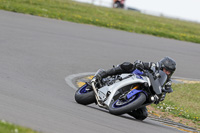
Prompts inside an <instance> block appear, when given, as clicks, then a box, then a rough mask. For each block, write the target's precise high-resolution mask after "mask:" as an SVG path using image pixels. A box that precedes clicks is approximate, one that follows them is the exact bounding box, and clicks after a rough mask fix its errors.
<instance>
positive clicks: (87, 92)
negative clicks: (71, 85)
mask: <svg viewBox="0 0 200 133" xmlns="http://www.w3.org/2000/svg"><path fill="white" fill-rule="evenodd" d="M75 100H76V102H77V103H79V104H83V105H88V104H91V103H94V102H95V101H96V99H95V94H94V91H93V90H92V88H91V86H88V84H85V85H83V86H82V87H80V88H79V89H78V90H77V91H76V93H75Z"/></svg>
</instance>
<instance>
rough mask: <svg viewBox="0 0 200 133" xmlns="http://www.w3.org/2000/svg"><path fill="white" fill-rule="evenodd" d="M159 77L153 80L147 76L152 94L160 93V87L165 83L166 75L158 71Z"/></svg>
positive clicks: (150, 76) (151, 76)
mask: <svg viewBox="0 0 200 133" xmlns="http://www.w3.org/2000/svg"><path fill="white" fill-rule="evenodd" d="M159 75H160V76H159V77H158V78H155V76H153V75H152V74H149V79H150V81H151V84H152V87H153V90H154V92H155V93H156V94H157V95H159V94H161V93H162V87H163V86H164V85H165V82H166V81H167V75H166V74H165V73H164V72H163V71H161V70H160V71H159Z"/></svg>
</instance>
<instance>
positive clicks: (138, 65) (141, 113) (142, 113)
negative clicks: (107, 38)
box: [95, 56, 176, 120]
mask: <svg viewBox="0 0 200 133" xmlns="http://www.w3.org/2000/svg"><path fill="white" fill-rule="evenodd" d="M135 69H138V70H141V71H142V70H149V71H151V72H152V71H155V69H157V70H162V71H163V72H165V73H166V75H167V77H168V78H167V82H166V84H165V86H164V89H163V93H162V95H161V96H159V97H157V98H156V100H155V102H154V103H155V104H158V103H159V102H160V101H163V100H164V99H165V96H166V93H171V92H173V90H172V88H171V85H172V81H171V76H172V74H173V73H174V72H175V70H176V62H175V60H173V59H172V58H170V57H167V56H166V57H164V58H163V59H161V60H160V61H159V62H157V63H154V62H142V61H140V60H136V61H135V62H134V63H133V64H132V63H130V62H124V63H122V64H120V65H118V66H117V67H113V68H111V69H109V70H107V71H105V70H103V69H100V71H99V72H98V73H97V74H96V75H95V78H96V79H97V80H99V81H101V80H102V79H103V78H106V77H107V76H112V75H117V74H122V73H131V72H133V71H134V70H135ZM128 114H129V115H131V116H133V117H135V118H136V119H139V120H144V119H145V118H146V117H147V116H148V112H147V109H146V107H142V108H139V109H137V110H133V111H131V112H130V113H128Z"/></svg>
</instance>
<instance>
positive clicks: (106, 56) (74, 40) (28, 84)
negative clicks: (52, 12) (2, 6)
mask: <svg viewBox="0 0 200 133" xmlns="http://www.w3.org/2000/svg"><path fill="white" fill-rule="evenodd" d="M166 55H169V56H171V57H173V58H174V59H175V60H176V61H177V64H178V68H177V71H176V73H175V74H174V75H175V76H178V77H185V78H195V79H198V78H199V77H200V72H199V66H200V62H199V58H200V45H199V44H194V43H189V42H182V41H176V40H171V39H164V38H158V37H153V36H149V35H141V34H135V33H128V32H124V31H118V30H113V29H106V28H101V27H95V26H91V25H83V24H76V23H71V22H66V21H60V20H53V19H47V18H41V17H36V16H31V15H24V14H18V13H11V12H6V11H0V119H4V120H7V121H9V122H12V123H16V124H19V125H23V126H26V127H30V128H33V129H36V130H38V131H42V132H44V133H79V132H82V133H102V132H104V133H108V132H109V133H110V132H115V133H122V132H140V133H151V132H154V133H160V132H162V133H169V132H170V133H177V132H181V131H179V130H177V129H174V128H171V127H168V126H165V125H162V124H160V123H158V122H156V121H153V120H150V119H148V118H147V119H146V120H145V121H143V122H140V121H137V120H135V119H134V118H131V117H128V116H126V115H125V116H120V117H117V116H114V115H111V114H109V113H107V111H105V110H103V109H100V108H98V107H96V106H94V105H91V106H82V105H79V104H77V103H76V102H75V101H74V93H75V90H74V89H73V88H71V87H70V86H69V85H67V84H66V82H65V77H66V76H68V75H72V74H77V73H83V72H95V71H96V70H97V69H98V68H104V69H108V68H111V67H112V65H116V64H120V63H122V62H124V61H130V62H133V61H135V60H136V59H140V60H142V61H158V60H160V59H161V58H162V57H164V56H166Z"/></svg>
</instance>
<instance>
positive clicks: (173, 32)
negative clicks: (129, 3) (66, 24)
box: [0, 0, 200, 43]
mask: <svg viewBox="0 0 200 133" xmlns="http://www.w3.org/2000/svg"><path fill="white" fill-rule="evenodd" d="M0 9H4V10H8V11H13V12H20V13H26V14H32V15H37V16H42V17H49V18H55V19H61V20H67V21H72V22H76V23H84V24H92V25H97V26H102V27H108V28H113V29H119V30H125V31H128V32H135V33H144V34H150V35H154V36H159V37H166V38H173V39H177V40H183V41H189V42H195V43H200V24H198V23H192V22H186V21H179V20H174V19H167V18H164V17H155V16H150V15H144V14H141V13H139V12H134V11H126V10H122V9H111V8H105V7H97V6H93V5H90V4H83V3H77V2H73V1H71V0H0Z"/></svg>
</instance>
